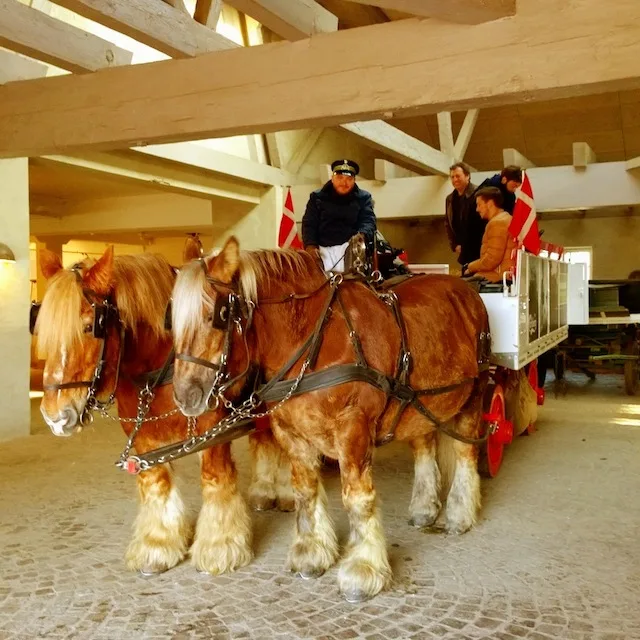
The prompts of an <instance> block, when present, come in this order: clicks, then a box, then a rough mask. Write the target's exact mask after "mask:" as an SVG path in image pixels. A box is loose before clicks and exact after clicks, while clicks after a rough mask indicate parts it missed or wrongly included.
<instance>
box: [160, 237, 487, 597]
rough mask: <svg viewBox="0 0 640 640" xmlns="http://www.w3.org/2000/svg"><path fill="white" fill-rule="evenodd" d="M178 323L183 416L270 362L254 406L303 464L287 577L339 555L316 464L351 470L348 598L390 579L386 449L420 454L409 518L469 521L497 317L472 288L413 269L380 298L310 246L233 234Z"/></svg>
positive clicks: (195, 276)
mask: <svg viewBox="0 0 640 640" xmlns="http://www.w3.org/2000/svg"><path fill="white" fill-rule="evenodd" d="M225 318H226V319H227V321H226V322H225V321H224V320H225ZM220 320H223V321H222V322H220ZM172 322H173V333H174V343H175V348H176V362H175V374H174V392H175V398H176V402H177V404H178V405H179V406H180V408H181V410H182V412H183V413H184V414H185V415H188V416H198V415H201V414H202V413H203V412H204V411H206V409H207V403H208V400H209V398H210V397H211V396H212V395H216V394H220V393H224V394H225V395H226V396H227V397H228V398H231V397H232V396H233V395H234V394H237V393H238V390H239V389H240V388H241V377H242V375H243V372H246V371H248V370H249V369H250V366H249V365H251V364H253V365H257V366H258V367H259V371H260V373H261V376H262V381H263V382H264V385H263V386H260V387H258V391H257V395H255V400H256V402H258V401H260V402H263V403H264V405H266V406H267V407H268V410H269V411H271V424H272V428H273V433H274V435H275V437H276V439H277V440H278V441H279V443H280V444H281V445H282V447H283V448H284V449H285V451H286V452H287V453H288V454H289V456H290V459H291V462H292V480H293V484H294V493H295V497H296V509H297V521H296V531H295V537H294V541H293V544H292V546H291V548H290V551H289V557H288V561H287V565H288V568H289V569H290V570H291V571H293V572H296V573H298V574H300V575H301V576H302V577H305V578H309V577H317V576H319V575H321V574H322V573H323V572H325V571H326V570H327V569H328V568H329V567H331V566H332V565H333V564H334V562H335V561H336V559H337V556H338V544H337V540H336V535H335V532H334V528H333V525H332V523H331V520H330V518H329V514H328V512H327V502H326V495H325V493H324V490H323V488H322V485H321V482H320V478H319V474H318V467H319V456H320V455H324V456H328V457H330V458H334V459H337V460H338V461H339V464H340V473H341V480H342V498H343V503H344V506H345V507H346V509H347V511H348V513H349V520H350V525H351V533H350V536H349V541H348V543H347V546H346V549H345V555H344V558H343V560H342V562H341V565H340V568H339V572H338V582H339V587H340V590H341V592H342V593H343V594H344V596H345V597H346V599H347V600H348V601H350V602H357V601H361V600H364V599H367V598H369V597H372V596H374V595H375V594H377V593H378V592H380V591H381V590H382V589H384V588H386V587H388V586H389V584H390V582H391V568H390V565H389V560H388V556H387V549H386V543H385V537H384V532H383V529H382V525H381V522H380V515H379V510H378V507H377V504H376V493H375V490H374V486H373V478H372V457H373V452H374V448H375V446H376V445H377V444H381V443H384V442H387V441H389V440H390V439H393V438H395V439H396V440H401V441H406V442H408V443H409V444H410V445H411V447H412V449H413V453H414V456H415V480H414V486H413V494H412V499H411V505H410V518H411V519H410V522H411V524H413V525H414V526H419V527H424V526H436V527H439V528H443V529H444V530H445V531H447V532H449V533H463V532H465V531H467V530H468V529H469V528H471V526H472V525H473V524H474V522H475V520H476V517H477V513H478V510H479V507H480V479H479V475H478V471H477V456H478V447H477V443H478V441H480V440H481V438H479V432H480V431H481V424H482V398H483V393H484V389H485V387H486V384H487V382H488V376H489V371H488V364H487V360H488V317H487V313H486V309H485V307H484V304H483V302H482V300H481V298H480V296H479V295H478V293H477V292H476V291H474V290H473V289H472V288H471V287H470V286H469V285H468V284H466V283H465V282H463V281H462V280H460V279H459V278H454V277H452V276H445V275H427V276H415V277H410V278H407V279H406V280H405V281H403V282H401V283H399V284H397V285H395V286H393V287H392V288H387V290H386V291H384V289H383V291H382V293H381V291H377V290H375V289H374V287H373V286H371V285H370V284H368V283H367V282H365V281H363V279H362V278H353V279H350V278H349V277H348V276H345V277H344V280H343V277H342V275H340V274H338V275H336V276H332V277H327V275H326V274H325V273H324V272H323V271H322V269H321V268H319V266H318V264H317V262H316V261H315V260H314V259H313V257H312V256H310V255H309V254H308V253H306V252H304V251H300V252H296V251H291V250H263V251H255V252H241V251H240V248H239V244H238V242H237V240H236V239H235V238H231V239H230V240H229V241H227V243H226V244H225V246H224V247H223V249H222V250H221V251H220V252H219V253H218V254H216V255H214V254H213V253H211V254H209V255H207V256H205V257H203V258H202V259H201V260H200V261H194V262H192V263H190V264H188V265H186V266H185V267H183V269H182V270H181V272H180V273H179V274H178V277H177V279H176V284H175V287H174V290H173V320H172ZM207 363H209V364H207ZM225 380H227V381H229V380H232V381H234V382H235V384H233V385H230V384H229V383H228V382H227V383H226V384H225V383H224V382H223V384H222V386H221V385H220V382H221V381H225ZM245 405H246V401H245ZM260 406H261V407H262V406H263V405H260ZM399 409H401V410H400V411H399ZM443 499H444V500H445V504H444V506H443V505H442V500H443Z"/></svg>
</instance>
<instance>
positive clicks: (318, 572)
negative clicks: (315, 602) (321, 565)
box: [298, 569, 324, 580]
mask: <svg viewBox="0 0 640 640" xmlns="http://www.w3.org/2000/svg"><path fill="white" fill-rule="evenodd" d="M323 574H324V571H323V570H322V569H303V570H302V571H298V576H300V577H301V578H302V579H303V580H316V579H317V578H319V577H320V576H322V575H323Z"/></svg>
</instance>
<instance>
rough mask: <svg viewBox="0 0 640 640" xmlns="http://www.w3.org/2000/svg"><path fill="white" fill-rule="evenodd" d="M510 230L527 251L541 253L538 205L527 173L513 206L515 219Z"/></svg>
mask: <svg viewBox="0 0 640 640" xmlns="http://www.w3.org/2000/svg"><path fill="white" fill-rule="evenodd" d="M509 232H510V233H511V235H513V237H514V238H516V240H517V241H518V244H520V245H524V248H525V249H526V250H527V251H530V252H531V253H533V254H535V255H538V254H539V253H540V233H539V232H538V220H537V217H536V205H535V203H534V201H533V191H532V190H531V182H529V176H528V175H527V174H526V173H525V174H524V177H523V181H522V187H520V190H519V192H518V197H517V198H516V204H515V206H514V208H513V219H512V220H511V224H510V225H509Z"/></svg>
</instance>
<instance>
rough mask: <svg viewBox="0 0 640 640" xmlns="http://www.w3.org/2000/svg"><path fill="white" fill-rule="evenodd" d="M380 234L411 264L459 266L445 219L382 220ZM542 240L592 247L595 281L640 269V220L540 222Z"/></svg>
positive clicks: (611, 219) (616, 277) (617, 276)
mask: <svg viewBox="0 0 640 640" xmlns="http://www.w3.org/2000/svg"><path fill="white" fill-rule="evenodd" d="M378 225H379V227H380V231H381V232H382V233H383V234H384V236H385V237H386V238H387V240H389V242H391V244H392V245H393V246H395V247H403V248H404V249H405V250H406V251H407V253H408V256H409V261H410V262H411V263H416V264H417V263H443V262H445V263H447V262H448V263H449V265H450V268H451V269H455V268H456V267H457V266H458V265H457V263H456V261H455V259H454V256H453V254H452V253H451V251H450V250H449V245H448V242H447V237H446V233H445V231H444V226H443V225H444V222H443V218H441V217H439V218H436V219H423V220H419V221H413V220H412V221H405V220H398V221H393V220H382V221H379V223H378ZM539 227H540V229H544V235H543V238H544V239H545V240H547V241H548V242H553V243H554V244H561V245H563V246H565V247H571V246H587V247H589V246H590V247H592V248H593V276H592V277H593V279H607V278H611V279H621V278H626V277H627V276H628V275H629V272H630V271H632V270H633V269H640V218H638V217H630V216H627V217H616V218H585V219H581V220H576V219H570V220H569V219H566V220H548V219H547V220H545V219H542V220H540V221H539Z"/></svg>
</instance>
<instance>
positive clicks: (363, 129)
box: [342, 120, 451, 175]
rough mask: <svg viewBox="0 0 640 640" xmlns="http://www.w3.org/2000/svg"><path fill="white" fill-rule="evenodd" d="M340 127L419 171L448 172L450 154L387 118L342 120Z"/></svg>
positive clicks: (442, 173) (445, 173) (446, 173)
mask: <svg viewBox="0 0 640 640" xmlns="http://www.w3.org/2000/svg"><path fill="white" fill-rule="evenodd" d="M342 128H343V129H346V130H347V131H350V132H351V133H353V134H355V135H356V136H358V137H359V138H362V139H363V140H365V141H366V142H367V144H368V145H369V146H371V147H373V148H374V149H378V150H379V151H384V152H385V153H386V154H388V155H389V156H391V157H392V158H396V159H398V160H401V161H402V162H404V163H407V164H410V165H412V166H414V167H416V168H418V169H420V170H422V171H428V172H430V173H437V174H441V175H449V166H450V164H451V158H449V157H447V156H445V155H444V154H443V153H442V152H441V151H438V150H437V149H434V148H433V147H430V146H429V145H428V144H425V143H424V142H422V141H421V140H418V139H416V138H413V137H411V136H410V135H409V134H407V133H405V132H404V131H400V129H397V128H396V127H394V126H392V125H390V124H388V123H387V122H383V121H382V120H377V121H373V122H351V123H349V124H343V125H342Z"/></svg>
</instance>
